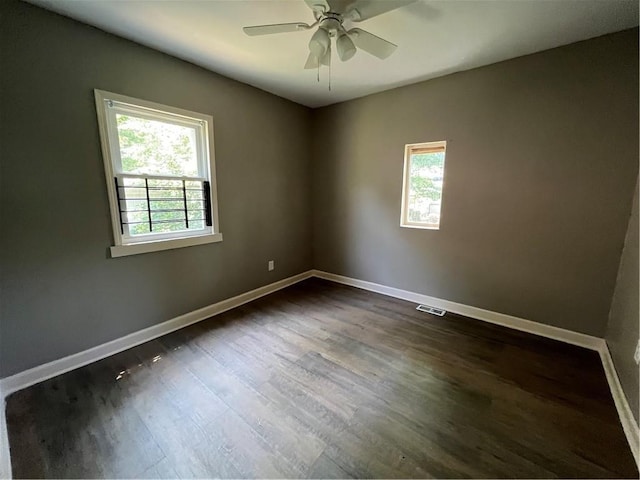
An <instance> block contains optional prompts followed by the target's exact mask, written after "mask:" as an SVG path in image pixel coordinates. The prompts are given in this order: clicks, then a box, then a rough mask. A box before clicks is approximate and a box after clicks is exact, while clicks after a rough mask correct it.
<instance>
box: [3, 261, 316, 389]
mask: <svg viewBox="0 0 640 480" xmlns="http://www.w3.org/2000/svg"><path fill="white" fill-rule="evenodd" d="M309 277H311V271H307V272H303V273H300V274H298V275H294V276H292V277H288V278H285V279H283V280H280V281H277V282H274V283H271V284H269V285H265V286H264V287H260V288H256V289H255V290H251V291H250V292H246V293H243V294H240V295H237V296H235V297H232V298H228V299H226V300H222V301H220V302H218V303H214V304H212V305H208V306H206V307H203V308H200V309H198V310H194V311H193V312H189V313H185V314H184V315H180V316H179V317H175V318H172V319H171V320H168V321H166V322H162V323H159V324H157V325H153V326H151V327H148V328H145V329H143V330H138V331H137V332H133V333H131V334H129V335H126V336H124V337H121V338H117V339H115V340H112V341H110V342H107V343H103V344H102V345H98V346H96V347H93V348H90V349H88V350H84V351H82V352H78V353H74V354H73V355H69V356H68V357H64V358H60V359H58V360H54V361H52V362H49V363H45V364H43V365H39V366H37V367H34V368H30V369H29V370H25V371H23V372H20V373H16V374H15V375H12V376H10V377H6V378H3V379H2V380H0V391H2V393H3V394H4V396H7V395H10V394H11V393H13V392H15V391H18V390H22V389H23V388H27V387H29V386H31V385H34V384H36V383H40V382H42V381H44V380H47V379H49V378H53V377H56V376H58V375H61V374H63V373H66V372H68V371H70V370H75V369H76V368H80V367H83V366H85V365H88V364H89V363H93V362H96V361H98V360H101V359H103V358H106V357H109V356H111V355H115V354H116V353H119V352H122V351H124V350H127V349H129V348H132V347H135V346H136V345H140V344H142V343H145V342H148V341H149V340H153V339H155V338H158V337H161V336H163V335H166V334H168V333H171V332H173V331H175V330H179V329H181V328H184V327H186V326H188V325H191V324H193V323H196V322H200V321H202V320H205V319H207V318H209V317H213V316H215V315H219V314H221V313H223V312H226V311H227V310H231V309H232V308H236V307H239V306H240V305H244V304H245V303H248V302H250V301H252V300H256V299H257V298H260V297H263V296H265V295H268V294H270V293H273V292H276V291H278V290H281V289H283V288H286V287H288V286H290V285H293V284H294V283H298V282H300V281H302V280H305V279H307V278H309ZM2 398H4V397H2Z"/></svg>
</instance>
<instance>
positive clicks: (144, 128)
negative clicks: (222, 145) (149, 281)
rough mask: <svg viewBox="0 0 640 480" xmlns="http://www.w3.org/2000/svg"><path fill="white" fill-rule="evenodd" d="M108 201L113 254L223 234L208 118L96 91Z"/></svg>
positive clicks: (187, 243) (211, 239) (196, 241)
mask: <svg viewBox="0 0 640 480" xmlns="http://www.w3.org/2000/svg"><path fill="white" fill-rule="evenodd" d="M95 97H96V109H97V113H98V123H99V126H100V136H101V140H102V151H103V156H104V162H105V172H106V176H107V190H108V193H109V200H110V204H111V220H112V223H113V233H114V243H115V245H114V246H113V247H112V248H111V254H112V256H122V255H131V254H136V253H146V252H150V251H155V250H166V249H169V248H178V247H186V246H191V245H199V244H203V243H211V242H216V241H220V240H222V235H221V234H220V232H219V230H218V221H217V220H218V216H217V201H216V200H217V199H216V185H215V177H214V175H215V167H214V157H213V119H212V118H211V117H210V116H209V115H204V114H201V113H196V112H189V111H185V110H181V109H177V108H173V107H168V106H166V105H159V104H155V103H151V102H146V101H144V100H138V99H135V98H130V97H125V96H123V95H117V94H113V93H109V92H104V91H100V90H96V91H95Z"/></svg>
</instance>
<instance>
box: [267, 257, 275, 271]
mask: <svg viewBox="0 0 640 480" xmlns="http://www.w3.org/2000/svg"><path fill="white" fill-rule="evenodd" d="M267 268H268V269H269V271H272V270H273V269H274V268H276V264H275V262H274V261H273V260H269V263H268V264H267Z"/></svg>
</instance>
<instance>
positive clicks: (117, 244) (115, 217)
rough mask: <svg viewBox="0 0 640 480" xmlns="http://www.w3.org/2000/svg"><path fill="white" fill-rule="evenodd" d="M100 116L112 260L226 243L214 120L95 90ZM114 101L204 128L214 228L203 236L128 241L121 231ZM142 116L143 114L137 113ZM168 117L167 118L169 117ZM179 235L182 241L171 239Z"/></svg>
mask: <svg viewBox="0 0 640 480" xmlns="http://www.w3.org/2000/svg"><path fill="white" fill-rule="evenodd" d="M94 95H95V102H96V113H97V116H98V127H99V130H100V144H101V147H102V157H103V160H104V170H105V175H106V181H107V193H108V196H109V207H110V211H111V225H112V228H113V239H114V245H113V246H112V247H111V256H112V257H122V256H126V255H137V254H141V253H149V252H155V251H161V250H169V249H173V248H182V247H189V246H193V245H202V244H206V243H214V242H221V241H222V233H220V230H219V223H218V192H217V187H216V170H215V156H214V148H213V117H211V116H210V115H205V114H203V113H197V112H192V111H189V110H183V109H181V108H176V107H170V106H168V105H162V104H159V103H154V102H149V101H146V100H140V99H137V98H133V97H128V96H125V95H120V94H117V93H112V92H107V91H104V90H98V89H95V90H94ZM109 100H112V101H114V102H119V103H125V104H131V105H133V106H135V107H139V108H144V109H148V110H149V117H150V118H152V119H157V118H161V117H162V116H163V114H165V113H167V112H168V113H170V114H173V115H179V116H182V117H185V121H188V120H190V121H191V123H189V125H190V126H191V125H192V122H193V120H198V121H199V122H201V124H202V125H203V135H202V138H203V142H202V143H203V145H200V144H199V145H198V148H199V149H200V150H201V152H200V153H201V155H199V156H198V159H199V161H200V159H202V158H207V154H208V158H209V162H208V163H209V164H208V165H202V164H200V167H199V168H204V169H206V171H207V172H208V177H209V184H210V188H211V220H212V224H213V225H212V226H211V227H208V228H207V229H205V230H203V232H204V233H202V234H193V233H192V234H188V235H186V236H185V235H184V232H176V234H168V235H163V236H162V237H160V238H158V237H155V238H153V237H150V236H149V235H145V236H144V237H141V238H140V239H139V240H137V241H131V240H129V241H128V242H127V243H125V242H124V240H125V238H123V235H122V232H121V230H120V211H119V206H118V196H117V192H116V188H115V182H114V180H113V179H114V177H115V176H117V175H118V173H117V172H115V171H114V168H113V166H114V165H119V164H120V163H119V162H120V147H119V144H118V135H117V132H113V131H109V123H110V122H108V121H107V112H106V103H107V102H108V101H109ZM136 115H139V112H136ZM165 117H166V115H165ZM170 121H171V122H172V123H179V119H176V118H175V117H171V119H170ZM175 236H178V237H179V238H171V237H175Z"/></svg>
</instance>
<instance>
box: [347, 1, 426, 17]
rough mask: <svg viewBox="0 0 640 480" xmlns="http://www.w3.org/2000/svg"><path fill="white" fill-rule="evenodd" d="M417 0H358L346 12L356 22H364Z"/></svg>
mask: <svg viewBox="0 0 640 480" xmlns="http://www.w3.org/2000/svg"><path fill="white" fill-rule="evenodd" d="M416 1H417V0H356V1H355V2H353V3H352V4H351V5H349V8H348V9H347V11H346V12H345V16H346V17H348V18H350V19H351V20H352V21H354V22H362V21H364V20H369V19H370V18H373V17H377V16H378V15H382V14H383V13H387V12H390V11H391V10H395V9H397V8H401V7H405V6H407V5H409V4H411V3H414V2H416Z"/></svg>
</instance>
